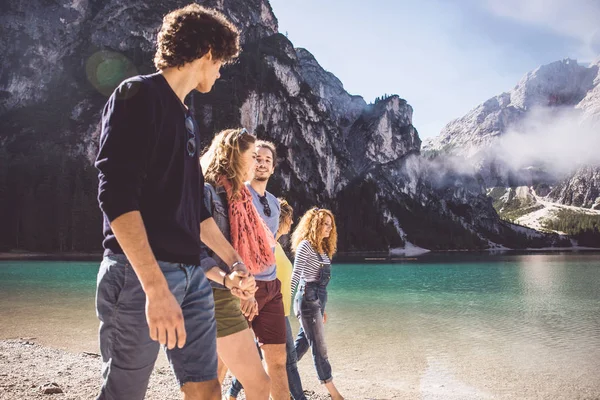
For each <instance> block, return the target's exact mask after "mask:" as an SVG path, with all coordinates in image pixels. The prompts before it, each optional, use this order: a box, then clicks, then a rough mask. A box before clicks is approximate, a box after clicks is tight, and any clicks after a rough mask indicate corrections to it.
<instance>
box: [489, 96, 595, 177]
mask: <svg viewBox="0 0 600 400" xmlns="http://www.w3.org/2000/svg"><path fill="white" fill-rule="evenodd" d="M599 148H600V135H599V134H598V126H594V125H593V124H592V123H585V122H582V115H581V113H580V111H579V110H573V109H563V110H560V109H559V110H557V109H549V108H540V109H537V110H532V112H531V113H530V114H529V115H528V116H527V118H526V119H525V120H524V121H523V122H522V123H521V124H519V126H515V127H513V128H512V129H511V130H510V131H509V132H507V133H506V134H505V135H503V137H502V139H501V141H500V143H499V145H498V146H496V147H495V150H494V152H495V153H496V155H497V157H498V158H500V159H502V160H504V161H505V162H506V163H507V164H508V165H510V166H511V167H512V168H514V169H520V168H523V167H527V166H528V165H532V164H539V163H540V162H542V163H544V164H546V166H547V167H548V168H549V169H551V170H552V171H551V172H554V173H556V174H565V173H568V172H571V171H572V170H573V169H575V168H577V167H580V166H582V165H588V164H593V165H595V164H597V163H599V162H600V153H598V149H599Z"/></svg>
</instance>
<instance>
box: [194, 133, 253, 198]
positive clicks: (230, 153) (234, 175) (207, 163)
mask: <svg viewBox="0 0 600 400" xmlns="http://www.w3.org/2000/svg"><path fill="white" fill-rule="evenodd" d="M255 142H256V138H255V137H254V136H253V135H251V134H250V133H246V132H244V133H242V129H226V130H224V131H222V132H219V133H218V134H217V135H216V136H215V137H214V139H213V141H212V142H211V144H210V146H209V147H208V148H206V149H205V150H204V153H203V155H202V157H201V158H200V165H201V166H202V172H203V173H204V180H205V181H206V182H208V183H210V184H211V185H214V186H216V185H218V184H219V182H218V181H219V179H220V177H221V176H225V178H226V179H228V180H229V181H230V182H231V185H232V187H233V190H232V194H231V196H232V199H237V196H238V195H239V193H240V190H241V188H242V186H243V185H244V179H245V177H246V171H244V170H243V169H242V165H241V157H240V156H241V154H242V153H244V152H245V151H247V150H248V149H254V143H255ZM230 200H231V199H230Z"/></svg>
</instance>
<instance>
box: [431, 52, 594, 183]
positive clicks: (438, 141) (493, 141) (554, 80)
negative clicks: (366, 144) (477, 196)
mask: <svg viewBox="0 0 600 400" xmlns="http://www.w3.org/2000/svg"><path fill="white" fill-rule="evenodd" d="M566 111H568V112H569V115H568V116H569V118H571V119H572V120H573V123H572V124H571V125H572V126H569V127H565V129H567V128H568V129H571V130H576V129H578V128H579V126H580V125H583V124H585V125H586V126H588V127H590V126H591V127H597V126H600V125H596V124H598V122H599V121H600V62H598V63H596V64H592V65H590V66H582V65H580V64H578V63H577V61H575V60H571V59H565V60H562V61H557V62H554V63H551V64H548V65H544V66H541V67H539V68H537V69H535V70H534V71H532V72H530V73H528V74H526V75H525V76H524V77H523V78H522V79H521V81H520V82H519V83H518V84H517V85H516V86H515V87H514V88H513V89H512V90H511V91H509V92H505V93H502V94H500V95H498V96H495V97H493V98H491V99H489V100H487V101H486V102H484V103H483V104H481V105H479V106H477V107H476V108H474V109H473V110H471V111H470V112H469V113H467V115H465V116H464V117H461V118H458V119H456V120H454V121H452V122H450V123H449V124H447V125H446V126H445V127H444V128H443V129H442V132H441V133H440V135H439V136H437V137H435V138H433V139H430V140H428V141H427V142H426V143H425V145H424V148H423V151H424V152H425V153H426V154H429V155H430V156H435V155H437V154H445V155H453V156H458V157H463V158H467V159H468V160H469V162H470V163H471V164H472V165H473V166H474V170H475V172H476V173H480V174H481V175H482V177H483V178H484V180H485V182H486V185H487V186H488V187H494V186H519V185H523V184H525V185H527V184H529V185H532V184H537V183H550V182H552V183H554V182H555V181H557V180H560V179H561V178H564V176H562V175H561V174H563V173H565V171H559V172H560V173H557V171H554V170H552V168H549V165H548V164H552V163H553V161H552V160H548V159H546V158H545V157H544V156H545V155H542V156H541V157H540V158H536V157H535V154H533V153H534V152H533V151H530V152H529V153H527V156H526V157H521V158H519V159H516V157H515V156H514V154H512V153H517V154H519V153H520V152H519V151H518V149H515V148H511V147H510V144H509V145H508V148H506V143H507V140H508V139H509V138H507V137H506V136H507V134H509V133H519V134H525V135H526V134H529V133H530V132H532V131H535V132H536V133H539V134H540V136H541V139H542V140H543V131H544V130H545V129H547V128H548V127H550V126H551V125H552V124H553V122H554V120H558V121H560V120H561V119H565V118H566V117H565V116H564V115H563V114H561V113H565V112H566ZM544 124H547V126H545V125H544ZM592 129H593V128H592ZM510 139H514V138H510ZM550 140H554V139H550ZM508 143H510V142H508ZM503 145H504V146H503ZM513 147H514V146H513ZM570 172H572V171H570Z"/></svg>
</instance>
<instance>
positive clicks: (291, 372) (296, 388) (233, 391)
mask: <svg viewBox="0 0 600 400" xmlns="http://www.w3.org/2000/svg"><path fill="white" fill-rule="evenodd" d="M285 325H286V342H285V350H286V353H287V363H286V370H287V377H288V385H289V386H290V393H291V394H292V398H293V399H294V400H306V396H305V395H304V390H303V389H302V381H301V380H300V374H299V373H298V357H297V356H296V348H295V347H294V336H293V335H292V326H291V325H290V320H289V319H288V318H287V317H286V318H285ZM258 353H259V354H260V355H261V359H262V353H261V351H260V348H259V349H258ZM242 389H243V386H242V384H241V383H240V381H238V380H237V379H236V378H233V381H232V382H231V388H230V389H229V392H228V396H229V397H235V398H237V396H238V394H239V393H240V391H241V390H242Z"/></svg>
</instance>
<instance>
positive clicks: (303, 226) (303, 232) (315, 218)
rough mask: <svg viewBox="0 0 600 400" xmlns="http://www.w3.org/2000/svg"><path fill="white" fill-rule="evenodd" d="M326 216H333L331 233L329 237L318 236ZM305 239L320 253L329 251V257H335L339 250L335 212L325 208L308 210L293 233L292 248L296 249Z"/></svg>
mask: <svg viewBox="0 0 600 400" xmlns="http://www.w3.org/2000/svg"><path fill="white" fill-rule="evenodd" d="M325 217H329V218H331V233H330V234H329V237H326V238H320V237H317V234H318V232H320V231H321V228H322V227H323V223H324V221H325ZM303 240H308V242H309V243H310V245H311V246H312V248H313V249H315V250H316V251H318V252H319V253H327V255H328V256H329V258H331V257H333V255H334V254H335V252H336V251H337V228H336V225H335V218H334V216H333V213H332V212H331V211H329V210H326V209H324V208H316V207H315V208H312V209H310V210H308V211H307V212H306V213H305V214H304V215H303V216H302V218H301V219H300V222H299V223H298V226H297V227H296V229H295V230H294V233H293V234H292V249H293V250H294V252H296V249H297V248H298V246H299V245H300V242H302V241H303Z"/></svg>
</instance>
